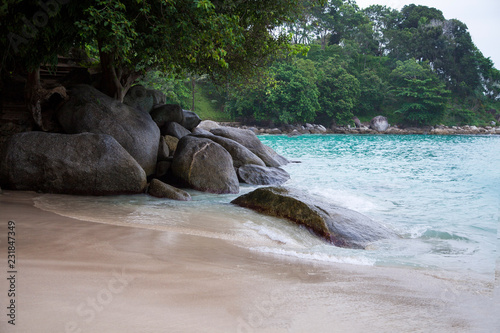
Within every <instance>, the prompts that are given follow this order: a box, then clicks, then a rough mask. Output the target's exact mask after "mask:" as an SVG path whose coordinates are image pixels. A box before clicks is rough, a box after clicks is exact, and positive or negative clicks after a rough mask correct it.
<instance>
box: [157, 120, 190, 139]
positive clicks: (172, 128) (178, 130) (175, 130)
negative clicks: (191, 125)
mask: <svg viewBox="0 0 500 333" xmlns="http://www.w3.org/2000/svg"><path fill="white" fill-rule="evenodd" d="M161 134H162V135H169V136H173V137H174V138H177V139H181V138H183V137H185V136H186V135H189V134H191V132H190V131H188V130H187V129H185V128H184V127H183V126H182V125H180V124H179V123H174V122H171V123H168V124H167V125H166V126H165V127H163V128H162V130H161Z"/></svg>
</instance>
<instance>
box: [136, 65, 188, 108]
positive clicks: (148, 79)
mask: <svg viewBox="0 0 500 333" xmlns="http://www.w3.org/2000/svg"><path fill="white" fill-rule="evenodd" d="M137 83H138V84H141V85H143V86H145V87H146V88H148V89H155V90H159V91H161V92H163V93H164V94H165V95H166V96H167V103H172V104H179V105H181V106H182V108H184V109H189V107H190V103H191V91H190V88H189V82H188V81H187V80H186V79H185V78H177V77H175V76H173V75H168V74H165V73H163V72H160V71H149V72H147V73H146V75H145V76H144V77H142V78H141V79H140V80H139V81H138V82H137Z"/></svg>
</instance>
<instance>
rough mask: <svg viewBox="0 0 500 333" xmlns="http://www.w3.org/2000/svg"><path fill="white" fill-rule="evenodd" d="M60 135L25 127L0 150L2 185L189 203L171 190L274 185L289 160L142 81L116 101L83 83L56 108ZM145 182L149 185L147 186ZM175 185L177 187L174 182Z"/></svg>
mask: <svg viewBox="0 0 500 333" xmlns="http://www.w3.org/2000/svg"><path fill="white" fill-rule="evenodd" d="M57 120H58V122H59V124H60V126H61V127H62V129H63V133H47V132H36V131H33V132H24V133H19V134H15V135H13V136H11V137H10V138H9V139H8V140H7V142H6V143H5V144H4V145H3V147H2V149H1V150H0V185H1V186H2V187H3V188H4V189H15V190H32V191H41V192H47V193H66V194H81V195H109V194H129V193H143V192H148V193H149V194H150V195H153V196H156V197H162V198H170V199H176V200H190V196H189V194H188V193H187V192H185V191H183V190H180V189H178V188H177V187H190V188H193V189H196V190H199V191H206V192H211V193H238V192H239V183H240V181H241V182H246V183H249V184H255V185H280V184H282V183H284V182H286V181H287V180H288V179H289V175H288V174H287V173H286V171H284V170H283V169H280V168H279V167H280V166H281V165H284V164H286V163H287V162H288V161H287V160H286V159H285V158H284V157H282V156H279V155H278V154H277V153H276V152H274V151H273V150H272V149H271V148H269V147H267V146H265V145H263V144H262V143H261V142H260V140H259V139H258V138H257V136H256V135H255V134H254V132H252V131H249V130H245V129H236V128H228V127H221V126H219V125H218V124H216V123H213V122H210V121H206V122H202V121H201V119H200V118H199V117H198V116H197V115H196V114H195V113H194V112H191V111H186V110H182V109H181V107H180V106H179V105H173V104H166V97H165V95H163V94H162V93H160V92H158V91H155V90H148V89H145V88H144V87H142V86H135V87H133V88H131V89H130V91H129V92H128V94H127V96H126V97H125V98H124V101H123V103H121V102H119V101H117V100H115V99H113V98H110V97H108V96H107V95H105V94H103V93H101V92H100V91H98V90H96V89H95V88H93V87H91V86H88V85H78V86H75V87H73V88H72V90H71V98H70V99H69V100H68V101H67V102H66V103H65V104H64V105H63V106H62V107H61V108H60V109H59V110H58V113H57ZM148 183H149V184H148ZM174 186H177V187H174Z"/></svg>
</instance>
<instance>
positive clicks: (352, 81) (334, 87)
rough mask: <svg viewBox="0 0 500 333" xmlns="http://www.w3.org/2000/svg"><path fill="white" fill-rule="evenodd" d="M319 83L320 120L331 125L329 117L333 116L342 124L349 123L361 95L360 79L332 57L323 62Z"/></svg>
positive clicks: (334, 119) (336, 121)
mask: <svg viewBox="0 0 500 333" xmlns="http://www.w3.org/2000/svg"><path fill="white" fill-rule="evenodd" d="M317 85H318V88H319V92H320V98H319V102H320V105H321V115H320V117H319V120H320V122H321V123H326V124H327V125H330V124H329V121H327V119H332V118H333V121H334V122H335V123H337V124H340V125H344V124H346V123H349V122H350V121H351V119H352V117H353V116H354V115H353V110H354V107H355V106H356V105H357V103H358V97H359V95H360V87H359V82H358V80H357V79H356V78H355V77H354V76H353V75H351V74H349V73H348V72H347V70H345V69H344V68H343V67H342V66H340V65H339V64H338V63H336V61H335V59H334V58H330V59H328V60H326V61H324V62H323V63H322V64H321V72H320V75H319V76H318V83H317Z"/></svg>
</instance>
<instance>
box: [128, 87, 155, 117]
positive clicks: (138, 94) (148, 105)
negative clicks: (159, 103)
mask: <svg viewBox="0 0 500 333" xmlns="http://www.w3.org/2000/svg"><path fill="white" fill-rule="evenodd" d="M154 102H155V98H154V97H153V95H152V94H151V92H150V91H148V90H147V89H146V88H144V87H143V86H141V85H135V86H133V87H131V88H130V89H129V90H128V91H127V94H126V95H125V97H124V98H123V104H125V105H128V106H130V107H132V108H135V109H139V110H141V111H144V112H147V113H149V112H151V109H152V108H153V105H154Z"/></svg>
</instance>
